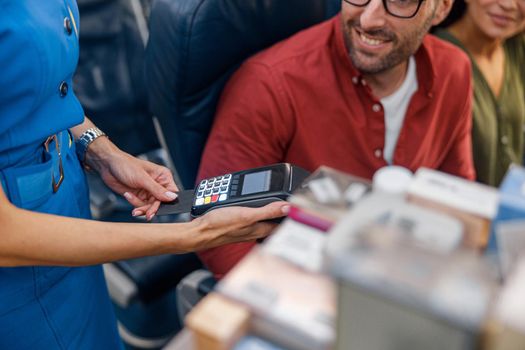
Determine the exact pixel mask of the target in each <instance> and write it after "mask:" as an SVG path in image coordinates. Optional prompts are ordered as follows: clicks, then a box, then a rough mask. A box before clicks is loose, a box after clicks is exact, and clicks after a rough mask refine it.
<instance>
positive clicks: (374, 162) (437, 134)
mask: <svg viewBox="0 0 525 350" xmlns="http://www.w3.org/2000/svg"><path fill="white" fill-rule="evenodd" d="M415 59H416V65H417V79H418V86H419V88H418V90H417V91H416V92H415V93H414V95H413V96H412V99H411V100H410V104H409V106H408V109H407V111H406V116H405V120H404V123H403V126H402V128H401V130H400V134H399V138H398V141H397V145H396V148H395V151H394V157H393V163H394V164H396V165H402V166H404V167H407V168H409V169H411V170H412V171H415V170H416V169H417V168H419V167H422V166H424V167H428V168H433V169H438V170H441V171H444V172H447V173H450V174H454V175H458V176H462V177H465V178H467V179H474V175H475V174H474V167H473V162H472V152H471V139H470V130H471V94H472V86H471V75H470V63H469V60H468V58H467V56H466V55H465V54H464V53H463V52H462V51H461V50H459V49H457V48H455V47H453V46H452V45H450V44H448V43H445V42H443V41H441V40H439V39H437V38H435V37H433V36H431V35H427V36H426V37H425V39H424V41H423V44H422V46H421V47H420V48H419V50H418V51H417V52H416V54H415ZM384 143H385V115H384V110H383V107H382V105H381V102H380V101H379V99H378V98H376V97H375V96H374V95H373V94H372V92H371V90H370V88H369V87H368V86H367V85H366V83H364V81H363V79H362V76H361V74H360V72H359V71H357V70H356V69H355V68H354V67H353V65H352V62H351V60H350V58H349V56H348V53H347V49H346V46H345V43H344V39H343V33H342V25H341V19H340V16H336V17H334V18H333V19H331V20H328V21H326V22H324V23H321V24H319V25H317V26H314V27H312V28H310V29H307V30H305V31H302V32H300V33H298V34H297V35H295V36H293V37H291V38H289V39H287V40H285V41H283V42H281V43H278V44H277V45H275V46H273V47H271V48H269V49H267V50H265V51H263V52H261V53H259V54H257V55H255V56H254V57H252V58H250V59H249V60H247V61H246V62H245V63H244V64H243V65H242V67H241V68H240V69H239V70H238V71H237V72H236V73H235V74H234V76H233V77H232V79H231V80H230V81H229V83H228V84H227V86H226V88H225V90H224V92H223V96H222V99H221V101H220V103H219V105H218V110H217V116H216V119H215V122H214V125H213V128H212V131H211V134H210V137H209V140H208V144H207V145H206V148H205V151H204V155H203V158H202V162H201V167H200V171H199V176H198V177H199V180H200V179H202V178H206V177H211V176H216V175H221V174H223V173H227V172H231V171H238V170H243V169H248V168H252V167H257V166H262V165H268V164H272V163H278V162H289V163H293V164H296V165H299V166H301V167H303V168H305V169H307V170H310V171H313V170H315V169H316V168H318V167H319V166H320V165H328V166H330V167H333V168H337V169H340V170H343V171H345V172H348V173H351V174H354V175H357V176H361V177H365V178H372V175H373V174H374V172H375V171H376V170H377V169H379V168H381V167H383V166H385V165H387V163H386V162H385V160H384V159H383V148H384ZM253 244H254V243H237V244H231V245H227V246H223V247H219V248H215V249H210V250H207V251H204V252H201V253H200V257H201V258H202V260H203V261H204V262H205V264H206V265H207V266H208V267H209V268H210V269H211V271H212V272H214V273H215V275H216V276H217V277H221V276H222V275H223V274H224V273H226V272H227V271H229V270H230V269H231V268H232V267H233V265H235V264H236V263H237V262H238V261H239V260H240V259H241V258H242V256H244V255H245V254H246V253H247V252H248V251H249V249H250V248H251V247H252V246H253Z"/></svg>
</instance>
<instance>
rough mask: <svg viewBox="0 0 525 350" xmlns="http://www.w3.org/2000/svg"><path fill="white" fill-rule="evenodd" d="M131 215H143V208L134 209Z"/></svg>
mask: <svg viewBox="0 0 525 350" xmlns="http://www.w3.org/2000/svg"><path fill="white" fill-rule="evenodd" d="M131 215H132V216H140V215H142V211H141V210H133V211H132V212H131Z"/></svg>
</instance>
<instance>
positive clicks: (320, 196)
mask: <svg viewBox="0 0 525 350" xmlns="http://www.w3.org/2000/svg"><path fill="white" fill-rule="evenodd" d="M370 189H371V182H370V181H369V180H366V179H363V178H360V177H356V176H352V175H349V174H346V173H344V172H341V171H338V170H335V169H332V168H329V167H326V166H322V167H320V168H319V169H317V170H316V171H315V172H314V173H312V174H311V175H310V176H309V177H308V178H307V179H306V180H305V181H304V183H303V185H302V186H301V188H299V189H297V190H296V191H295V192H294V193H293V194H292V196H290V198H289V200H288V201H289V202H290V203H291V204H292V209H291V211H290V214H289V217H291V218H293V219H294V220H296V221H299V222H302V223H304V224H306V225H310V226H312V227H315V228H317V229H319V230H322V231H328V230H329V229H330V227H331V226H332V225H333V224H334V223H335V222H336V221H338V220H339V219H340V218H341V216H343V215H344V214H345V213H346V212H347V211H348V209H349V208H351V207H352V205H354V204H355V203H357V202H358V201H359V200H361V198H362V197H363V196H364V195H365V194H366V193H368V192H369V191H370Z"/></svg>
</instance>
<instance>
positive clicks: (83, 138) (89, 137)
mask: <svg viewBox="0 0 525 350" xmlns="http://www.w3.org/2000/svg"><path fill="white" fill-rule="evenodd" d="M100 136H107V135H106V134H105V133H104V131H102V130H100V129H99V128H97V127H94V128H89V129H87V130H86V131H84V132H83V133H82V135H80V137H79V139H78V140H77V141H76V152H77V157H78V159H79V160H80V162H81V163H82V164H84V160H85V159H86V152H87V149H88V147H89V145H90V144H91V143H92V142H93V141H95V140H96V139H97V138H99V137H100Z"/></svg>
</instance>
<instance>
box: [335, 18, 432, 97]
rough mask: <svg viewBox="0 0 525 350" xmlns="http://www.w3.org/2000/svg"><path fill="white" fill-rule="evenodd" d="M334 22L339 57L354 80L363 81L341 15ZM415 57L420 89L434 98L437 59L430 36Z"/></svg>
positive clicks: (425, 38) (424, 40)
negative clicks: (344, 33)
mask: <svg viewBox="0 0 525 350" xmlns="http://www.w3.org/2000/svg"><path fill="white" fill-rule="evenodd" d="M333 21H334V25H335V36H336V37H335V51H336V54H337V57H338V58H339V59H340V60H341V63H342V64H343V65H344V66H345V67H346V69H347V70H348V72H349V73H350V76H351V78H352V79H354V78H356V79H361V76H362V74H361V72H359V71H358V70H357V69H356V68H355V67H354V65H353V64H352V61H351V60H350V58H349V57H348V50H347V48H346V44H345V40H344V36H343V28H342V20H341V14H340V13H339V15H337V16H336V17H334V18H333ZM414 57H415V59H416V66H417V81H418V84H419V87H420V89H421V88H422V89H423V92H424V93H425V94H426V95H427V96H428V97H432V95H433V91H434V80H435V79H434V78H435V77H436V72H435V64H434V63H435V62H434V61H435V59H434V58H433V57H434V53H433V48H432V45H431V43H430V40H429V37H428V35H425V37H424V39H423V42H422V43H421V46H420V47H419V49H418V50H417V51H416V53H415V55H414Z"/></svg>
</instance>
